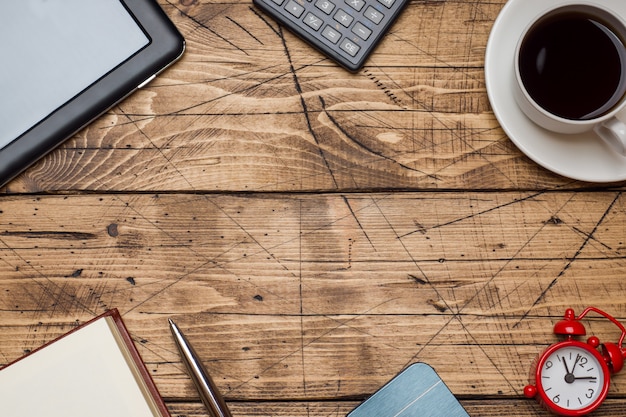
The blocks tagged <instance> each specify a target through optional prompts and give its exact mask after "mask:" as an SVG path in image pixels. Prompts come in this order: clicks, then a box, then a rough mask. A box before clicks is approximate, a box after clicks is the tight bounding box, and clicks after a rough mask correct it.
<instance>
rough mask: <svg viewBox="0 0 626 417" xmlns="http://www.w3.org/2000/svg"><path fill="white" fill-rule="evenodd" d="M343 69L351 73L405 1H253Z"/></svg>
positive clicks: (379, 38)
mask: <svg viewBox="0 0 626 417" xmlns="http://www.w3.org/2000/svg"><path fill="white" fill-rule="evenodd" d="M253 2H254V4H255V5H257V6H258V7H259V8H261V9H262V10H263V11H265V12H266V13H267V14H269V15H270V16H272V17H273V18H274V19H276V20H277V21H278V22H280V23H281V24H283V25H284V26H285V27H287V28H288V29H289V30H291V31H292V32H294V33H295V34H297V35H298V36H300V37H301V38H303V39H304V40H305V41H307V42H309V43H310V44H312V45H313V46H315V47H316V48H318V49H319V50H320V51H322V52H323V53H325V54H326V55H327V56H329V57H330V58H332V59H334V60H335V61H336V62H337V63H339V64H340V65H341V66H343V67H344V68H346V69H348V70H350V71H352V72H355V71H357V70H358V69H359V68H361V67H362V66H363V64H364V63H365V60H366V59H367V57H368V56H369V55H370V53H371V52H372V51H373V50H374V48H375V47H376V44H377V43H378V42H379V41H380V40H381V38H382V37H383V35H384V34H385V33H386V31H387V29H389V27H390V26H391V24H392V23H393V21H394V20H395V19H396V17H398V15H399V14H400V12H401V11H402V8H403V7H404V5H405V4H406V3H407V2H408V0H253Z"/></svg>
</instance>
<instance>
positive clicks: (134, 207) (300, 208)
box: [0, 191, 626, 401]
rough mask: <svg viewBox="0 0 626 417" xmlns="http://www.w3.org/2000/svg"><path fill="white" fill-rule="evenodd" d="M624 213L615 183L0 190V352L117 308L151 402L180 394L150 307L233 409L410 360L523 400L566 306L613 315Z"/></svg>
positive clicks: (451, 380) (323, 390) (189, 391)
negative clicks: (379, 189)
mask: <svg viewBox="0 0 626 417" xmlns="http://www.w3.org/2000/svg"><path fill="white" fill-rule="evenodd" d="M624 206H625V204H624V197H623V195H622V193H621V192H619V191H615V192H609V191H606V192H586V193H584V192H509V193H502V192H497V193H496V192H493V193H492V192H474V193H455V192H442V193H431V192H428V193H378V194H351V195H335V194H326V195H308V194H301V195H290V196H285V195H282V194H280V195H273V194H242V195H219V194H208V195H205V194H188V195H183V194H173V195H170V194H164V195H147V194H114V195H89V194H80V195H74V196H72V197H71V198H68V197H67V196H54V195H49V196H44V195H42V196H36V197H31V196H14V197H10V198H9V197H6V198H4V199H2V200H1V201H0V223H1V224H2V228H1V229H0V259H1V262H0V288H1V289H2V291H1V292H0V363H6V362H8V361H10V360H12V359H15V358H17V357H19V356H21V355H22V354H23V353H24V352H26V351H29V350H32V349H34V348H36V347H38V346H40V345H41V344H43V343H45V342H46V341H49V340H51V339H52V338H54V337H56V336H58V335H60V334H62V333H64V332H66V331H68V330H69V329H70V328H71V327H72V326H74V325H76V324H77V323H78V322H82V321H84V320H87V319H88V318H90V317H93V315H95V314H97V313H100V312H102V311H104V310H105V309H106V308H111V307H118V308H119V309H120V310H121V312H122V313H123V315H124V318H125V320H126V322H127V325H128V327H129V328H130V329H131V333H132V334H133V337H134V340H135V341H136V343H137V344H138V346H139V349H140V351H141V353H142V355H143V356H144V359H145V360H146V362H147V363H148V366H149V369H150V370H151V372H152V373H153V376H154V377H155V380H156V381H157V384H158V385H159V386H160V387H161V389H162V391H163V393H164V395H165V396H166V397H168V398H182V399H189V398H193V397H194V391H193V387H192V386H191V383H190V380H189V379H188V378H187V377H186V374H185V372H184V368H183V367H182V364H181V362H180V358H179V356H178V354H177V352H176V349H175V347H174V345H173V341H172V339H171V336H170V334H169V330H168V329H167V321H166V318H167V317H174V318H175V319H176V320H177V322H178V323H179V325H180V326H181V327H182V328H183V330H184V331H186V332H187V333H188V336H189V337H190V338H191V339H192V340H193V341H194V343H195V344H196V345H197V347H198V350H199V352H200V354H201V355H202V357H203V358H204V360H205V361H206V364H207V366H208V367H209V369H210V372H211V373H212V374H213V375H214V377H215V378H216V380H217V382H218V385H219V386H220V388H221V389H223V391H224V393H225V395H226V396H227V398H229V399H230V400H238V401H241V400H244V401H250V400H252V399H261V400H263V401H272V400H277V399H283V400H285V401H290V400H294V399H302V400H303V399H310V398H314V399H328V400H331V399H337V398H355V397H359V398H361V397H363V396H366V395H368V394H369V393H372V392H373V391H375V390H376V389H377V388H378V387H380V386H382V385H383V384H384V383H385V382H386V381H388V380H389V379H390V378H392V377H393V376H394V375H395V374H396V373H398V372H399V371H400V370H401V369H403V368H404V367H405V366H406V365H408V364H409V363H411V362H414V361H425V362H427V363H429V364H431V365H432V366H433V367H435V369H437V371H438V372H439V373H440V375H441V376H442V378H443V379H444V380H445V381H446V383H447V384H448V385H449V386H450V388H451V389H452V390H453V392H455V393H456V394H458V395H462V396H466V397H467V396H470V397H471V396H481V397H484V396H487V397H489V396H500V395H502V396H507V397H520V396H521V393H522V388H523V386H524V384H526V383H527V378H528V372H529V368H530V365H531V363H532V361H533V359H534V357H535V356H536V355H537V354H538V353H539V352H541V350H542V349H543V348H545V347H546V346H547V345H548V344H550V343H554V342H556V341H557V340H558V339H557V338H556V337H555V336H554V335H553V334H552V326H553V324H554V323H555V322H556V321H557V320H559V318H560V317H561V316H562V315H563V313H564V310H565V308H567V307H573V308H575V309H576V310H577V311H581V310H582V308H584V307H586V306H588V305H595V306H597V307H599V308H602V309H604V310H606V311H608V312H610V313H612V314H614V315H615V316H616V317H618V319H620V320H622V321H623V320H626V310H624V302H623V301H624V300H623V297H622V295H623V294H624V283H623V276H624V273H625V272H626V266H625V264H624V262H623V259H624V250H625V248H626V246H625V244H624V236H626V233H625V229H624V227H625V225H626V221H625V220H626V219H625V217H626V210H625V209H624ZM586 324H587V328H588V331H589V334H595V335H598V336H599V337H600V338H601V339H602V340H603V341H612V342H616V341H617V339H618V337H619V332H617V329H616V328H615V327H614V326H612V325H611V324H610V323H609V322H608V321H606V320H599V319H595V320H591V321H588V322H587V323H586ZM460 369H463V372H460V371H459V370H460ZM623 393H624V384H623V381H622V378H621V375H618V376H617V377H616V378H615V381H614V384H613V387H612V391H611V395H612V396H616V395H623Z"/></svg>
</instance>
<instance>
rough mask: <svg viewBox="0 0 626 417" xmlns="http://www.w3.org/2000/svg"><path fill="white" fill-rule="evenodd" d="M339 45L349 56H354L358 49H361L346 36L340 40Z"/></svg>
mask: <svg viewBox="0 0 626 417" xmlns="http://www.w3.org/2000/svg"><path fill="white" fill-rule="evenodd" d="M339 47H340V48H341V49H343V50H344V51H345V52H346V53H348V54H349V55H350V56H355V55H356V54H357V53H358V52H359V49H361V48H360V47H359V46H358V45H357V44H355V43H354V42H352V41H351V40H350V39H348V38H345V39H344V40H343V41H341V44H340V45H339Z"/></svg>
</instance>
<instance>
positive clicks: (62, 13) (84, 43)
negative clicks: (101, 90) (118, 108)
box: [0, 0, 150, 149]
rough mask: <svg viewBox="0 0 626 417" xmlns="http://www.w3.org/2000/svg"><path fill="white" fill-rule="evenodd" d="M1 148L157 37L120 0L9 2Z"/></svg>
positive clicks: (2, 31) (1, 69)
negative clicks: (141, 25) (145, 28)
mask: <svg viewBox="0 0 626 417" xmlns="http://www.w3.org/2000/svg"><path fill="white" fill-rule="evenodd" d="M2 14H3V16H2V24H1V25H0V39H3V41H2V43H1V45H0V54H1V56H2V65H0V149H2V148H4V147H6V146H7V145H8V144H9V143H11V142H12V141H13V140H15V139H16V138H18V137H19V136H20V135H22V134H23V133H25V132H26V131H28V130H29V129H30V128H31V127H32V126H34V125H35V124H37V123H39V122H40V121H42V120H44V119H45V118H46V117H47V116H49V115H50V114H51V113H53V112H54V111H55V110H56V109H58V108H59V107H61V106H63V104H65V103H66V102H67V101H69V100H70V99H72V98H73V97H75V96H76V95H78V94H79V93H80V92H82V91H83V90H85V89H86V88H87V87H89V86H90V85H91V84H93V83H94V82H96V81H97V80H98V79H100V78H101V77H103V76H105V75H106V74H107V73H108V72H110V71H111V70H113V69H115V68H116V67H117V66H118V65H120V64H121V63H123V62H124V61H126V60H127V59H128V58H130V57H132V56H133V55H134V54H135V53H137V52H138V51H140V50H141V49H142V48H144V47H145V46H146V45H148V44H149V43H150V40H149V38H148V37H147V36H146V34H145V33H144V32H143V30H142V29H141V27H139V26H138V24H137V23H136V22H135V20H134V18H133V17H132V16H131V15H130V13H129V12H128V10H127V9H126V7H125V6H124V5H123V4H122V3H121V2H120V1H119V0H19V1H9V2H5V4H3V5H2Z"/></svg>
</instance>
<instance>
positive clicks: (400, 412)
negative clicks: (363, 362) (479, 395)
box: [347, 362, 469, 417]
mask: <svg viewBox="0 0 626 417" xmlns="http://www.w3.org/2000/svg"><path fill="white" fill-rule="evenodd" d="M374 416H376V417H469V414H467V412H466V411H465V409H464V408H463V406H461V403H459V401H458V400H457V399H456V397H455V396H454V395H453V394H452V392H450V390H449V389H448V387H447V386H446V384H445V383H444V382H443V381H442V380H441V378H440V377H439V375H437V372H435V370H434V369H433V368H432V367H431V366H430V365H428V364H425V363H423V362H417V363H414V364H412V365H410V366H408V367H407V368H406V369H405V370H403V371H402V372H400V374H398V375H397V376H396V377H395V378H393V379H392V380H391V381H389V382H388V383H387V384H385V385H384V386H383V387H382V388H380V389H379V390H378V391H376V392H375V393H374V394H373V395H372V396H371V397H369V398H368V399H367V400H365V401H364V402H363V403H361V404H360V405H359V406H358V407H357V408H355V409H354V410H352V411H351V412H350V413H349V414H348V415H347V417H374Z"/></svg>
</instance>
